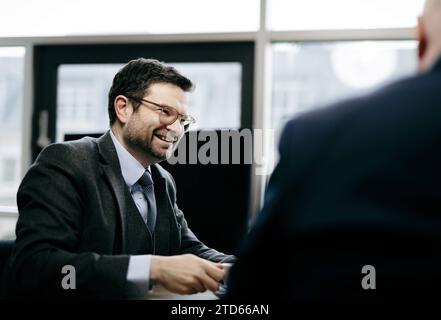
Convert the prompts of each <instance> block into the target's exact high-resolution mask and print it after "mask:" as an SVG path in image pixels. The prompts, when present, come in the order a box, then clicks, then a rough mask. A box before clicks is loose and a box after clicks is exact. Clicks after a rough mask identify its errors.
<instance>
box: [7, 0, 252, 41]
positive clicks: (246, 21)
mask: <svg viewBox="0 0 441 320" xmlns="http://www.w3.org/2000/svg"><path fill="white" fill-rule="evenodd" d="M23 8H25V9H23ZM54 26H56V27H54ZM258 27H259V0H241V1H235V0H222V1H205V0H186V1H182V0H161V1H157V0H125V1H123V2H121V1H119V0H106V1H89V0H76V1H59V0H38V1H35V0H14V1H5V2H4V3H3V2H2V10H1V11H0V37H12V36H63V35H87V34H89V35H91V34H129V33H130V34H136V33H143V34H145V33H191V32H234V31H253V30H257V29H258Z"/></svg>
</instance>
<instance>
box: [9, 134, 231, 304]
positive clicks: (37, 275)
mask: <svg viewBox="0 0 441 320" xmlns="http://www.w3.org/2000/svg"><path fill="white" fill-rule="evenodd" d="M151 170H152V176H153V180H154V183H155V193H156V200H157V208H158V220H157V222H158V224H157V226H156V232H155V240H153V239H151V238H150V239H148V238H147V239H146V241H151V242H152V243H154V245H153V246H154V247H155V249H153V250H155V251H154V252H155V253H157V254H160V255H174V254H183V253H191V254H195V255H197V256H200V257H202V258H205V259H208V260H212V261H216V262H219V261H223V260H226V261H228V260H229V259H231V257H230V256H226V255H224V254H222V253H220V252H217V251H215V250H213V249H209V248H207V247H206V246H205V245H204V244H203V243H201V242H200V241H199V240H198V239H197V238H196V237H195V235H194V234H193V233H192V232H191V230H190V229H189V228H188V225H187V222H186V220H185V218H184V215H183V213H182V212H181V211H180V210H179V208H178V206H177V205H176V187H175V183H174V181H173V179H172V177H171V175H170V174H169V173H168V172H167V171H165V170H164V169H163V168H161V167H160V166H159V165H153V166H151ZM125 189H127V187H126V184H125V182H124V179H123V177H122V174H121V169H120V165H119V160H118V157H117V154H116V150H115V148H114V145H113V142H112V140H111V137H110V134H109V132H107V133H106V134H104V135H103V136H102V137H100V138H98V139H93V138H89V137H86V138H83V139H81V140H78V141H73V142H67V143H57V144H53V145H50V146H48V147H47V148H45V149H44V150H43V151H42V152H41V154H40V155H39V157H38V158H37V160H36V162H35V163H34V164H33V165H32V167H31V168H30V170H29V171H28V173H27V174H26V176H25V177H24V179H23V181H22V183H21V185H20V188H19V191H18V194H17V203H18V209H19V219H18V223H17V228H16V233H17V240H16V245H15V248H14V250H13V254H12V257H11V259H10V260H9V263H8V266H7V268H8V271H7V272H6V274H5V275H6V282H7V283H8V288H7V290H6V291H7V293H8V295H9V296H10V297H15V296H20V297H21V296H30V297H33V298H35V297H42V296H54V295H57V296H58V295H68V296H80V297H101V298H123V297H125V294H126V293H127V288H128V287H127V283H126V282H127V281H126V276H127V268H128V262H129V254H130V253H131V248H129V246H130V245H131V243H132V244H133V242H134V241H136V239H138V238H136V236H137V234H134V232H133V231H132V232H129V230H133V229H129V226H128V225H127V224H128V223H127V218H128V217H127V211H128V208H127V207H126V206H127V203H128V202H127V199H128V198H130V196H127V194H128V193H127V190H125ZM130 201H132V200H130ZM133 207H134V206H133ZM140 221H141V220H140ZM161 221H162V222H161ZM143 227H145V226H143ZM153 241H154V242H153ZM150 247H152V246H150ZM147 248H148V246H147ZM149 253H152V252H149ZM64 265H73V266H74V267H75V269H76V287H77V289H76V290H61V280H62V277H64V276H65V274H61V270H62V267H63V266H64Z"/></svg>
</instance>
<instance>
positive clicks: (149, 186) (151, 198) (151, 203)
mask: <svg viewBox="0 0 441 320" xmlns="http://www.w3.org/2000/svg"><path fill="white" fill-rule="evenodd" d="M138 183H139V184H140V185H141V187H142V189H143V192H144V196H145V198H146V200H147V227H148V228H149V230H150V232H151V233H152V234H153V232H154V231H155V224H156V200H155V188H154V187H153V179H152V176H151V174H150V172H149V171H148V170H146V171H145V172H144V174H143V175H142V177H141V178H139V180H138Z"/></svg>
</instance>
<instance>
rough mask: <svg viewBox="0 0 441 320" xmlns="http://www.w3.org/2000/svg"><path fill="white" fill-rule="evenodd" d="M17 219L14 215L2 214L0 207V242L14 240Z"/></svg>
mask: <svg viewBox="0 0 441 320" xmlns="http://www.w3.org/2000/svg"><path fill="white" fill-rule="evenodd" d="M17 217H18V216H17V214H16V213H9V212H3V210H2V207H0V240H14V239H15V225H16V224H17Z"/></svg>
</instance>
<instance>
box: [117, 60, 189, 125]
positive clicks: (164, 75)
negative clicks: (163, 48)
mask: <svg viewBox="0 0 441 320" xmlns="http://www.w3.org/2000/svg"><path fill="white" fill-rule="evenodd" d="M159 82H165V83H171V84H174V85H176V86H178V87H179V88H181V89H182V90H184V91H186V92H188V91H191V90H192V89H193V83H192V82H191V80H190V79H188V78H187V77H185V76H183V75H182V74H180V73H179V72H178V71H177V70H176V69H175V68H174V67H172V66H168V65H166V64H165V63H163V62H160V61H158V60H155V59H145V58H138V59H135V60H131V61H130V62H129V63H127V64H126V65H125V66H124V67H122V68H121V69H120V70H119V71H118V73H117V74H116V75H115V77H114V78H113V83H112V87H111V88H110V90H109V105H108V112H109V122H110V125H112V124H113V123H114V122H115V120H116V112H115V108H114V102H115V98H116V97H117V96H119V95H128V96H132V97H136V98H142V97H143V96H144V95H145V93H146V92H147V90H148V89H149V87H150V85H152V84H154V83H159ZM139 106H140V103H139V102H135V103H134V104H133V108H134V110H135V111H136V109H138V108H139Z"/></svg>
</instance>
